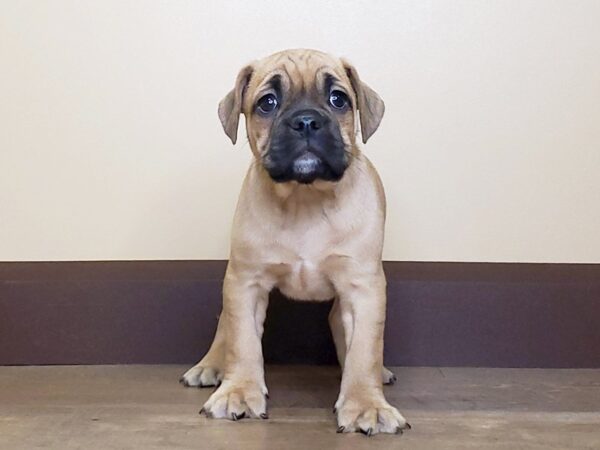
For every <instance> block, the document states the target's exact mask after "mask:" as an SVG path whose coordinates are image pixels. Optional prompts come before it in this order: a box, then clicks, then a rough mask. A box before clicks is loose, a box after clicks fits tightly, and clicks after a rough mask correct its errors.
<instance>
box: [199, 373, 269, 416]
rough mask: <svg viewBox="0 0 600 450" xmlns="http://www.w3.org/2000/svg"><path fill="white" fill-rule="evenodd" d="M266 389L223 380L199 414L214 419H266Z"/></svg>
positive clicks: (257, 384)
mask: <svg viewBox="0 0 600 450" xmlns="http://www.w3.org/2000/svg"><path fill="white" fill-rule="evenodd" d="M267 395H268V394H267V388H266V386H264V384H260V383H257V382H255V381H250V380H239V381H234V380H227V379H225V380H223V382H222V383H221V385H220V386H219V388H218V389H217V390H216V391H215V392H213V394H212V395H211V396H210V397H209V398H208V400H207V401H206V403H205V404H204V406H203V407H202V409H201V410H200V413H202V412H204V413H205V414H206V417H212V418H215V419H230V420H238V419H242V418H244V417H254V418H261V419H267V418H268V415H267V399H266V397H267Z"/></svg>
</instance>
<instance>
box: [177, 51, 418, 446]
mask: <svg viewBox="0 0 600 450" xmlns="http://www.w3.org/2000/svg"><path fill="white" fill-rule="evenodd" d="M383 113H384V103H383V101H382V100H381V98H380V97H379V95H377V93H375V91H373V90H372V89H371V88H370V87H369V86H367V85H366V84H365V83H364V82H362V81H361V80H360V78H359V76H358V73H357V71H356V69H355V68H354V67H353V66H352V65H351V64H349V63H348V62H347V61H344V60H343V59H339V58H335V57H333V56H330V55H327V54H324V53H321V52H319V51H315V50H304V49H301V50H287V51H283V52H280V53H276V54H274V55H271V56H269V57H267V58H264V59H262V60H260V61H256V62H254V63H252V64H249V65H247V66H246V67H244V68H242V70H241V71H240V73H239V75H238V76H237V80H236V82H235V86H234V88H233V90H232V91H231V92H229V93H228V94H227V95H226V96H225V98H224V99H223V100H222V101H221V103H220V104H219V118H220V119H221V123H222V124H223V128H224V130H225V133H226V134H227V136H229V138H230V139H231V141H232V142H233V143H234V144H235V142H236V139H237V129H238V121H239V118H240V114H244V116H245V118H246V130H247V135H248V140H249V142H250V148H251V149H252V153H253V154H254V159H253V161H252V163H251V165H250V168H249V169H248V172H247V175H246V178H245V180H244V183H243V187H242V191H241V193H240V197H239V201H238V205H237V209H236V213H235V218H234V223H233V231H232V238H231V254H230V258H229V264H228V266H227V272H226V274H225V280H224V284H223V311H222V313H221V316H220V318H219V324H218V327H217V332H216V335H215V338H214V341H213V343H212V345H211V347H210V350H209V351H208V353H207V354H206V355H205V356H204V358H202V360H201V361H200V362H199V363H198V364H196V365H195V366H194V367H192V368H191V369H190V370H188V371H187V372H186V373H185V374H184V375H183V377H182V383H183V384H184V385H186V386H218V388H217V389H216V391H215V392H214V393H213V394H212V395H211V396H210V398H209V399H208V401H207V402H206V403H205V404H204V407H203V411H204V412H205V413H206V415H207V416H208V417H214V418H228V419H232V420H237V419H240V418H242V417H257V418H263V419H266V418H267V417H268V416H267V402H266V398H267V392H268V391H267V386H266V384H265V377H264V366H263V356H262V349H261V338H262V334H263V322H264V320H265V315H266V310H267V303H268V295H269V292H270V291H271V290H272V289H274V288H278V289H279V290H280V291H281V292H282V293H283V294H285V295H286V296H288V297H290V298H293V299H297V300H305V301H324V300H330V299H332V298H333V299H334V303H333V307H332V309H331V313H330V316H329V323H330V326H331V332H332V335H333V339H334V341H335V346H336V350H337V356H338V359H339V362H340V365H341V367H342V382H341V387H340V393H339V397H338V399H337V402H336V403H335V408H334V411H335V414H336V416H337V424H338V432H354V431H359V432H363V433H365V434H368V435H371V434H376V433H397V432H400V431H402V430H403V429H405V428H409V427H410V426H409V425H408V423H407V422H406V420H405V419H404V417H402V415H401V414H400V413H399V412H398V410H397V409H396V408H394V407H393V406H391V405H390V404H389V403H388V402H387V401H386V399H385V397H384V395H383V390H382V382H383V383H390V382H393V381H394V380H395V377H394V375H393V374H392V373H391V372H390V371H389V370H387V369H386V368H385V367H383V329H384V322H385V308H386V281H385V275H384V272H383V268H382V264H381V253H382V245H383V232H384V222H385V196H384V192H383V186H382V183H381V180H380V179H379V176H378V175H377V172H376V171H375V168H374V167H373V165H372V164H371V163H370V161H369V160H368V159H367V158H366V157H365V156H364V155H363V154H362V153H361V151H360V149H359V147H358V145H357V142H356V135H357V126H356V124H357V117H359V120H360V130H361V135H362V140H363V143H366V142H367V140H368V139H369V138H370V137H371V135H372V134H373V133H374V132H375V131H376V130H377V128H378V126H379V123H380V122H381V119H382V117H383Z"/></svg>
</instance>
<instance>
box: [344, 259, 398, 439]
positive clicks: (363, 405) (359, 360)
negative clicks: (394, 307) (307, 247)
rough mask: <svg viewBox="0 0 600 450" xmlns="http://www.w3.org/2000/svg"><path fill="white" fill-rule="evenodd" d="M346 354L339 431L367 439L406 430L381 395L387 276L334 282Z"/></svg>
mask: <svg viewBox="0 0 600 450" xmlns="http://www.w3.org/2000/svg"><path fill="white" fill-rule="evenodd" d="M336 289H337V291H338V295H339V301H340V304H339V307H340V309H341V317H342V324H343V327H344V335H345V341H346V348H347V354H346V357H345V364H344V368H343V374H342V384H341V388H340V395H339V397H338V400H337V402H336V404H335V410H336V412H337V422H338V432H340V433H341V432H353V431H359V432H362V433H365V434H367V435H369V436H370V435H372V434H376V433H398V432H401V431H402V430H403V429H405V428H410V425H408V423H407V422H406V420H405V419H404V417H402V415H401V414H400V413H399V412H398V410H397V409H396V408H394V407H393V406H391V405H390V404H389V403H388V402H387V400H386V399H385V397H384V395H383V389H382V386H381V371H382V368H383V329H384V323H385V304H386V297H385V275H384V273H383V269H379V270H377V272H376V273H375V274H366V275H364V274H359V275H354V274H353V275H352V276H346V277H345V280H344V281H340V282H338V283H337V286H336Z"/></svg>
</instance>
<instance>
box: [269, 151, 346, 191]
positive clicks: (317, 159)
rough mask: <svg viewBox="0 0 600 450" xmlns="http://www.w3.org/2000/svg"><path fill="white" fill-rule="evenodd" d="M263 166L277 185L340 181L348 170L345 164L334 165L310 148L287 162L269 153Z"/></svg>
mask: <svg viewBox="0 0 600 450" xmlns="http://www.w3.org/2000/svg"><path fill="white" fill-rule="evenodd" d="M263 166H264V167H265V169H266V170H267V172H268V173H269V175H270V177H271V178H272V179H273V181H275V182H277V183H285V182H288V181H297V182H298V183H301V184H311V183H313V182H314V181H316V180H324V181H339V180H340V179H341V178H342V176H343V175H344V171H345V170H346V164H345V162H342V163H339V162H338V164H337V165H333V164H331V163H330V162H328V161H327V160H326V158H324V157H322V156H320V155H319V154H318V153H317V152H315V151H313V150H312V149H310V148H306V149H304V150H302V151H300V152H298V154H297V156H296V157H295V158H285V160H283V158H277V157H276V156H275V155H274V154H273V153H272V152H269V153H268V154H267V156H266V157H265V158H263Z"/></svg>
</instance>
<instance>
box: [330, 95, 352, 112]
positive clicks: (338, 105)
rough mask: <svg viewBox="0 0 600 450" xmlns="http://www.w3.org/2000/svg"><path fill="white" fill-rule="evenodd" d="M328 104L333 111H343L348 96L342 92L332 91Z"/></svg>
mask: <svg viewBox="0 0 600 450" xmlns="http://www.w3.org/2000/svg"><path fill="white" fill-rule="evenodd" d="M329 103H330V104H331V106H333V107H334V108H335V109H343V108H344V107H345V106H346V105H347V104H348V96H347V95H346V94H344V93H343V92H342V91H332V92H331V94H329Z"/></svg>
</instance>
